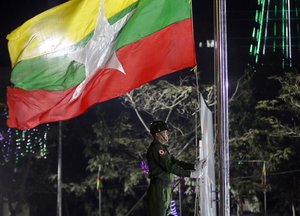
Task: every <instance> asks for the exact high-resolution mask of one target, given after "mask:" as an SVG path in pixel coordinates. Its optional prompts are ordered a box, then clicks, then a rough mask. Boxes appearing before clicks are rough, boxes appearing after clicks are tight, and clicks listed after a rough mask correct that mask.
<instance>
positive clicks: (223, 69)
mask: <svg viewBox="0 0 300 216" xmlns="http://www.w3.org/2000/svg"><path fill="white" fill-rule="evenodd" d="M214 10H215V11H214V17H215V20H214V32H215V36H214V37H215V77H216V83H215V84H216V86H217V104H218V105H217V108H218V109H217V142H218V144H219V157H220V173H219V179H220V181H219V186H220V190H219V191H220V202H219V215H220V216H229V215H230V195H229V131H228V65H227V25H226V22H227V21H226V0H215V5H214Z"/></svg>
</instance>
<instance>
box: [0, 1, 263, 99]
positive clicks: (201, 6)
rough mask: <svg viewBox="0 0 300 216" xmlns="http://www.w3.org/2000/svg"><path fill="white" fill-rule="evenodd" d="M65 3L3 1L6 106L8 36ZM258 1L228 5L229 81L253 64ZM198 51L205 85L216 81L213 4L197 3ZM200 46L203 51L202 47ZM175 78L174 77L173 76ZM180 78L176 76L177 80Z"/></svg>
mask: <svg viewBox="0 0 300 216" xmlns="http://www.w3.org/2000/svg"><path fill="white" fill-rule="evenodd" d="M63 2H65V1H63V0H47V1H41V0H18V1H1V12H0V16H1V17H0V20H1V36H0V102H1V103H5V100H6V98H5V91H6V90H5V89H6V86H7V85H9V77H10V72H11V67H10V60H9V54H8V50H7V40H6V35H7V34H9V33H10V32H11V31H13V30H14V29H15V28H17V27H18V26H20V25H22V23H24V22H25V21H26V20H28V19H30V18H31V17H33V16H35V15H37V14H39V13H41V12H43V11H45V10H47V9H49V8H51V7H53V6H55V5H58V4H61V3H63ZM256 4H257V1H255V0H250V1H239V0H230V1H227V11H228V17H227V20H228V65H229V76H230V77H229V79H230V80H231V79H236V78H237V77H239V76H240V75H241V74H242V73H243V71H244V68H245V66H246V64H247V62H248V61H249V59H248V58H249V56H248V51H249V46H250V45H249V40H250V36H251V31H252V28H253V25H254V15H255V9H256ZM193 16H194V32H195V47H196V53H197V62H198V68H199V70H200V72H201V77H200V79H201V81H200V82H202V83H210V84H211V83H212V81H213V49H212V48H207V47H206V41H207V40H212V39H213V36H214V33H213V32H214V30H213V29H214V27H213V1H211V0H201V1H196V0H194V1H193ZM199 43H202V44H203V47H202V48H200V47H199ZM170 76H172V75H170ZM175 77H176V76H175Z"/></svg>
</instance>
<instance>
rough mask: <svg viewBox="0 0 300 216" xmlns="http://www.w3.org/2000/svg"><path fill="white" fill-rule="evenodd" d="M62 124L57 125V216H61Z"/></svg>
mask: <svg viewBox="0 0 300 216" xmlns="http://www.w3.org/2000/svg"><path fill="white" fill-rule="evenodd" d="M61 163H62V122H59V123H58V163H57V164H58V167H57V215H58V216H62V198H61V197H62V195H61V176H62V175H61Z"/></svg>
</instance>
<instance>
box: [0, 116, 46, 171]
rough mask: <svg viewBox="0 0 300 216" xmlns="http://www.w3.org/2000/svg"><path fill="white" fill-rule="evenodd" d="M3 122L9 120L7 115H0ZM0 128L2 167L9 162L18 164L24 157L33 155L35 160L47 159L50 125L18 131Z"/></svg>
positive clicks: (4, 127)
mask: <svg viewBox="0 0 300 216" xmlns="http://www.w3.org/2000/svg"><path fill="white" fill-rule="evenodd" d="M0 118H1V122H5V121H6V119H7V113H6V112H4V113H3V114H0ZM1 126H2V127H1V128H0V146H1V153H0V165H4V164H5V163H8V162H15V163H18V162H19V161H20V160H21V158H22V157H25V156H28V155H33V156H34V157H35V158H43V159H46V158H47V141H48V132H49V130H50V126H49V124H46V125H43V126H41V127H39V128H33V129H30V130H23V131H22V130H17V129H12V128H7V127H6V126H3V125H1Z"/></svg>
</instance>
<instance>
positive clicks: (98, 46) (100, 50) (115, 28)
mask: <svg viewBox="0 0 300 216" xmlns="http://www.w3.org/2000/svg"><path fill="white" fill-rule="evenodd" d="M101 2H102V3H101V6H100V10H99V15H98V19H97V24H96V28H95V31H94V35H93V36H92V38H91V39H90V40H89V42H88V43H87V44H86V46H85V47H83V48H81V49H78V50H76V51H75V52H73V53H70V54H69V55H68V56H69V58H71V59H74V60H75V61H77V62H79V63H81V64H84V65H85V75H86V78H85V80H84V81H83V82H81V83H80V84H79V85H78V86H77V88H76V90H75V92H74V93H73V96H72V99H71V100H74V99H75V98H77V97H78V96H79V95H80V94H81V92H82V89H83V88H84V86H85V84H86V82H87V81H88V80H89V79H90V78H91V77H92V76H93V75H94V74H95V73H96V71H97V70H99V69H101V68H114V69H117V70H118V71H120V72H121V73H124V74H125V71H124V69H123V67H122V65H121V63H120V62H119V60H118V58H117V56H116V54H115V50H114V47H115V40H116V37H117V34H118V32H119V31H120V29H121V28H122V27H123V26H124V24H125V23H126V21H127V20H128V19H129V17H130V16H131V13H130V14H127V15H126V16H124V17H123V18H122V19H120V20H119V21H118V22H116V23H114V24H113V25H110V24H109V23H108V20H107V19H106V18H105V17H104V12H103V11H104V10H103V1H101Z"/></svg>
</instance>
